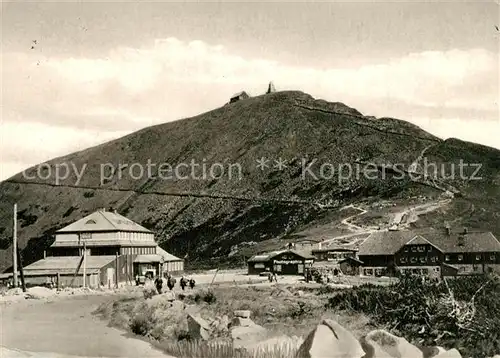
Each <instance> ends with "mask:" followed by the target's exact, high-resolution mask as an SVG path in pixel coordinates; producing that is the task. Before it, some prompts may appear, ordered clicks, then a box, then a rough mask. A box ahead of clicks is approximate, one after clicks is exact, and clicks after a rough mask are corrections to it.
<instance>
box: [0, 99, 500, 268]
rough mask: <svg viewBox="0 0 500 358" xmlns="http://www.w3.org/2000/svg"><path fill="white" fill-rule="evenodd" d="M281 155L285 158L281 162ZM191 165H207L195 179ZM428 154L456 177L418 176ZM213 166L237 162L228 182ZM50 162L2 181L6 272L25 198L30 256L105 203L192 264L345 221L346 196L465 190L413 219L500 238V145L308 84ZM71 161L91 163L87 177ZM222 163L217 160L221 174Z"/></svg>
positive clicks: (367, 198) (0, 229) (430, 195)
mask: <svg viewBox="0 0 500 358" xmlns="http://www.w3.org/2000/svg"><path fill="white" fill-rule="evenodd" d="M261 158H264V159H267V160H269V161H268V162H265V164H267V166H266V167H264V170H262V169H260V168H259V167H257V164H258V162H257V160H260V159H261ZM280 158H281V159H282V162H284V164H285V165H286V167H282V168H281V169H280V168H279V167H278V164H279V159H280ZM275 160H276V161H278V162H275ZM461 160H463V161H464V162H465V163H469V164H476V163H477V164H481V168H480V173H479V175H480V176H481V177H482V179H481V180H472V179H466V178H460V177H459V176H458V174H459V172H460V170H462V172H463V173H462V174H464V173H465V174H466V175H468V177H469V178H470V176H471V175H472V174H473V172H474V171H475V170H476V169H475V167H472V166H470V167H468V168H465V170H464V169H463V168H462V169H460V168H459V164H460V161H461ZM192 161H194V162H193V163H195V164H199V165H200V166H199V167H198V168H195V169H196V170H195V175H194V176H193V175H188V176H187V178H184V176H186V174H189V173H190V171H191V169H190V167H189V166H190V165H191V163H192ZM426 161H428V162H429V163H434V164H437V165H439V168H440V169H441V168H444V169H443V172H444V173H445V174H450V173H454V175H455V176H454V177H452V175H448V176H447V177H444V178H441V176H440V178H425V177H423V176H422V175H420V176H419V175H417V174H418V173H422V172H423V170H424V169H423V168H425V163H426ZM63 163H66V164H68V165H69V166H70V169H71V171H72V173H71V175H69V176H68V177H67V178H66V179H64V180H60V181H59V182H56V180H55V177H54V170H55V167H56V165H62V164H63ZM109 163H111V164H112V165H111V164H109ZM162 163H163V166H162V168H161V170H159V165H160V164H162ZM179 163H186V164H187V165H185V166H184V167H183V168H181V167H179V168H180V170H179V173H178V174H180V175H179V178H177V179H172V178H171V177H170V172H169V169H170V168H169V166H168V165H167V164H169V165H171V167H175V166H177V165H178V164H179ZM214 163H221V165H222V166H223V168H224V175H222V176H221V177H220V178H219V177H218V176H217V173H218V172H217V170H220V168H219V169H218V167H216V166H215V165H214ZM124 164H128V167H125V166H124ZM148 164H149V168H150V169H149V172H150V174H151V175H148ZM203 165H205V168H206V171H205V172H206V174H207V176H206V178H203V177H202V169H201V168H202V167H203ZM231 165H232V166H231ZM236 165H239V167H238V166H236ZM309 165H310V167H309ZM340 165H343V167H340V168H343V170H342V173H343V174H344V175H345V174H347V169H346V168H347V166H349V167H350V168H351V169H352V170H353V175H352V176H351V177H349V178H348V179H347V178H346V179H342V178H341V179H342V180H339V179H338V178H339V175H338V173H339V172H340V170H339V166H340ZM453 165H454V166H455V167H453ZM44 166H45V169H42V170H41V169H40V168H41V167H39V166H35V167H33V168H30V169H28V170H27V171H26V175H23V174H17V175H15V176H14V177H12V178H10V179H8V180H6V181H4V182H2V183H0V213H1V215H0V249H2V251H1V255H0V259H1V262H0V268H1V269H5V268H6V267H8V266H9V265H10V256H11V248H10V244H11V241H12V205H13V204H14V203H16V202H17V203H18V207H19V216H18V218H19V234H18V236H19V242H20V247H21V248H22V249H23V257H24V260H25V261H26V263H28V262H31V261H33V260H35V259H38V258H40V257H41V255H42V254H43V250H44V248H46V247H48V246H49V245H50V243H51V242H52V236H51V235H52V233H53V232H54V231H55V230H56V229H58V228H60V227H62V226H65V225H67V224H69V223H70V222H72V221H75V220H76V219H78V218H80V217H82V216H84V215H86V214H88V213H90V212H92V211H94V210H96V209H97V208H101V207H112V208H114V209H116V210H117V211H118V212H119V213H121V214H123V215H126V216H127V217H129V218H130V219H132V220H134V221H136V222H138V223H140V224H142V225H143V226H145V227H147V228H149V229H151V230H154V231H155V232H156V233H157V240H158V241H159V243H160V245H161V246H162V247H163V248H165V249H166V250H169V251H171V252H172V253H174V254H176V255H179V256H181V257H184V256H185V255H187V257H188V261H189V264H200V263H211V262H212V263H213V262H230V261H231V260H233V261H237V260H239V262H241V261H242V260H243V258H242V257H238V255H236V256H231V257H230V258H228V254H229V253H230V252H231V248H233V249H234V247H235V245H238V244H242V243H249V242H250V243H260V242H266V241H268V240H272V239H274V240H276V238H284V237H287V235H290V234H293V233H297V232H300V231H303V230H305V229H307V228H312V227H315V226H316V225H322V224H325V223H329V222H335V220H338V219H339V217H340V216H341V214H340V212H339V208H341V207H342V206H345V205H348V204H352V203H359V202H376V201H379V200H386V201H387V200H389V201H392V202H394V203H405V202H407V201H409V200H410V199H411V198H415V197H425V198H426V200H437V199H438V198H440V197H442V196H443V195H445V196H448V197H449V196H451V195H452V196H453V197H454V198H453V200H452V201H451V203H450V204H448V205H447V206H446V207H445V208H443V209H442V210H439V211H438V212H434V213H431V214H428V215H425V216H424V217H422V218H421V220H419V221H418V222H417V223H415V224H414V225H417V226H418V225H433V226H439V225H442V223H443V221H444V220H448V221H451V222H453V224H454V225H468V226H471V227H476V228H481V229H487V230H490V231H493V232H494V233H496V234H497V235H498V236H499V237H500V224H499V223H500V220H499V218H500V216H499V215H500V214H499V211H500V205H499V204H498V203H499V199H500V151H498V150H496V149H493V148H489V147H484V146H480V145H477V144H473V143H467V142H463V141H459V140H457V139H448V140H444V141H443V140H441V139H439V138H437V137H435V136H433V135H431V134H429V133H427V132H425V131H423V130H422V129H420V128H419V127H417V126H415V125H413V124H410V123H408V122H405V121H402V120H398V119H394V118H375V117H371V116H363V115H362V114H361V113H360V112H358V111H357V110H356V109H353V108H350V107H348V106H346V105H344V104H342V103H330V102H326V101H323V100H317V99H314V98H313V97H311V96H310V95H308V94H305V93H303V92H298V91H284V92H275V93H270V94H267V95H262V96H257V97H252V98H249V99H245V100H241V101H238V102H236V103H232V104H227V105H224V106H223V107H221V108H217V109H215V110H213V111H210V112H207V113H204V114H201V115H199V116H196V117H192V118H188V119H182V120H178V121H175V122H169V123H165V124H161V125H156V126H153V127H149V128H146V129H143V130H140V131H138V132H135V133H132V134H130V135H127V136H125V137H123V138H120V139H117V140H114V141H111V142H108V143H105V144H102V145H99V146H96V147H93V148H89V149H86V150H83V151H80V152H76V153H72V154H69V155H67V156H64V157H60V158H56V159H53V160H51V161H49V162H47V163H44ZM111 166H113V167H114V168H115V169H116V170H115V171H114V175H112V176H111V171H110V168H111ZM60 168H61V169H60V170H61V173H62V171H63V167H60ZM72 168H77V169H78V171H79V172H80V171H82V169H84V170H83V172H81V173H83V174H82V175H81V177H79V176H78V175H76V174H75V173H74V172H73V170H72ZM141 168H142V169H143V170H144V173H143V175H142V176H141V175H140V174H141V173H140V171H141ZM210 168H215V169H217V170H215V169H214V170H215V171H214V174H215V175H213V176H211V175H210V171H209V169H210ZM240 168H241V172H240ZM332 168H333V169H334V171H335V172H334V173H333V174H332V171H331V170H332ZM37 171H38V174H40V175H37ZM356 172H358V174H357V175H356ZM364 173H365V174H364ZM366 173H368V174H366ZM370 173H371V174H370ZM50 174H52V175H50ZM158 174H161V177H158ZM229 174H231V175H229ZM320 174H322V177H321V178H320ZM410 174H412V176H410ZM367 176H368V177H367ZM462 176H463V175H462ZM43 178H47V179H43ZM450 193H452V194H450Z"/></svg>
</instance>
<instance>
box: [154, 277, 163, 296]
mask: <svg viewBox="0 0 500 358" xmlns="http://www.w3.org/2000/svg"><path fill="white" fill-rule="evenodd" d="M155 286H156V290H157V291H158V293H159V294H160V295H161V290H162V288H163V280H162V278H161V276H158V277H157V278H156V280H155Z"/></svg>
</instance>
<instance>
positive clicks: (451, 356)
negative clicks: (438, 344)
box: [434, 348, 462, 358]
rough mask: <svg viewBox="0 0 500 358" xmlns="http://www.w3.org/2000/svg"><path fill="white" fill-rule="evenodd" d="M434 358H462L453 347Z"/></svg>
mask: <svg viewBox="0 0 500 358" xmlns="http://www.w3.org/2000/svg"><path fill="white" fill-rule="evenodd" d="M434 358H462V355H461V354H460V352H459V351H458V350H456V349H455V348H453V349H450V350H449V351H444V352H441V353H439V354H438V355H437V356H434Z"/></svg>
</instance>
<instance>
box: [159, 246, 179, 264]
mask: <svg viewBox="0 0 500 358" xmlns="http://www.w3.org/2000/svg"><path fill="white" fill-rule="evenodd" d="M156 253H157V255H160V256H161V257H163V261H164V262H168V261H183V260H182V259H180V258H178V257H177V256H174V255H172V254H171V253H169V252H167V251H165V250H163V249H162V248H161V247H160V246H158V247H157V248H156Z"/></svg>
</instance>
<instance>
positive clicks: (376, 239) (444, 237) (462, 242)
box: [358, 229, 500, 256]
mask: <svg viewBox="0 0 500 358" xmlns="http://www.w3.org/2000/svg"><path fill="white" fill-rule="evenodd" d="M425 244H431V245H433V246H434V247H436V248H437V249H439V250H440V251H441V252H443V253H465V252H500V242H499V241H498V239H497V238H496V237H495V236H494V235H493V234H492V233H491V232H467V233H463V232H462V233H460V232H451V233H450V235H448V234H447V233H446V232H445V231H444V230H443V231H441V230H433V229H431V230H426V231H421V232H416V231H384V232H375V233H372V234H371V235H370V236H368V238H367V239H366V240H365V241H364V242H363V243H362V244H361V246H360V248H359V252H358V255H360V256H364V255H394V254H395V253H396V252H397V251H399V249H401V248H402V247H403V246H404V245H425Z"/></svg>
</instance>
